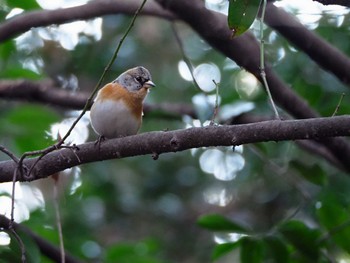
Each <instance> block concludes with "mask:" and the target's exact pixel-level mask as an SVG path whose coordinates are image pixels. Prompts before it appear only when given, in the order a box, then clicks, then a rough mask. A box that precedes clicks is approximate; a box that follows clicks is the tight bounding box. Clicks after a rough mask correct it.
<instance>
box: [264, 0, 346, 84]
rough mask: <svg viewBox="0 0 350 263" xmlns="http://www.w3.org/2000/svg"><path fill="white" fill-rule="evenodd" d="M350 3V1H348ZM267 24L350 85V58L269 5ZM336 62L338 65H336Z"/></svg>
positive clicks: (288, 15)
mask: <svg viewBox="0 0 350 263" xmlns="http://www.w3.org/2000/svg"><path fill="white" fill-rule="evenodd" d="M348 2H349V3H350V1H348ZM265 22H266V23H267V24H268V25H269V26H270V27H272V28H274V29H275V30H277V31H278V32H279V33H280V34H281V35H282V36H284V37H285V38H286V39H288V40H289V41H290V42H291V43H292V44H294V45H295V46H297V47H298V48H299V49H301V50H302V51H303V52H304V53H305V54H307V55H308V56H309V57H310V58H311V59H312V60H314V61H315V62H316V63H318V64H319V65H320V66H321V67H322V68H324V69H325V70H328V71H330V72H331V73H333V74H334V75H335V76H337V78H338V79H339V80H340V81H342V82H344V83H345V84H347V85H348V84H350V74H349V72H350V58H349V57H347V56H346V55H345V54H343V53H342V52H340V51H339V50H338V49H336V48H335V47H334V46H332V45H330V44H329V43H328V42H326V41H325V40H323V39H322V38H321V37H319V36H318V35H316V34H315V33H314V32H312V31H310V30H308V29H307V28H306V27H304V26H303V25H302V24H301V23H300V22H299V21H298V20H296V19H295V17H293V16H291V15H290V14H288V13H287V12H285V11H284V10H283V9H281V8H278V7H276V6H274V5H273V4H272V3H268V5H267V8H266V16H265ZM335 61H336V63H334V62H335Z"/></svg>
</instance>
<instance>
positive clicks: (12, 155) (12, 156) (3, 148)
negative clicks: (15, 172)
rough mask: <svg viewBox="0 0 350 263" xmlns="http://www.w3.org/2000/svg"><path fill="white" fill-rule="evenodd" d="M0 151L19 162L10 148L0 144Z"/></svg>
mask: <svg viewBox="0 0 350 263" xmlns="http://www.w3.org/2000/svg"><path fill="white" fill-rule="evenodd" d="M0 151H1V152H3V153H5V154H6V155H8V156H9V157H10V158H11V159H12V160H13V161H14V162H15V163H18V162H19V159H18V158H17V156H16V155H14V154H13V153H12V152H11V151H10V150H8V149H6V148H5V147H4V146H2V145H0Z"/></svg>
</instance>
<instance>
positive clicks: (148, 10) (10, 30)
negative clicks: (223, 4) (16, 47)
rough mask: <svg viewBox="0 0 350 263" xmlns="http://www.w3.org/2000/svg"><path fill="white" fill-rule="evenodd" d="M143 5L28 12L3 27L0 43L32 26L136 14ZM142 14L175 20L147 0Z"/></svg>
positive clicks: (131, 2) (118, 0) (98, 4)
mask: <svg viewBox="0 0 350 263" xmlns="http://www.w3.org/2000/svg"><path fill="white" fill-rule="evenodd" d="M140 4H141V1H140V0H128V1H123V0H95V1H91V2H89V3H88V4H85V5H81V6H76V7H70V8H62V9H57V10H41V11H32V12H26V13H24V14H20V15H17V16H15V17H13V18H11V19H9V20H7V21H5V22H3V23H2V24H1V25H0V42H3V41H5V40H7V39H10V38H12V37H14V36H16V35H18V34H21V33H24V32H26V31H28V30H30V29H31V28H33V27H42V26H48V25H52V24H64V23H69V22H72V21H76V20H83V19H90V18H95V17H99V16H103V15H112V14H128V15H133V14H134V13H135V11H136V10H137V8H138V7H139V6H140ZM141 14H143V15H152V16H157V17H163V18H166V19H174V16H173V15H172V14H171V13H170V12H168V11H165V10H163V9H162V8H161V7H160V6H159V5H158V4H157V3H155V2H153V1H148V3H147V4H146V5H145V8H144V9H143V11H142V13H141Z"/></svg>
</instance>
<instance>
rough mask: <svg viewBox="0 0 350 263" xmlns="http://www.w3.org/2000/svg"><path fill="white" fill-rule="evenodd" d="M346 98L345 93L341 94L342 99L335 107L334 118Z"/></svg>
mask: <svg viewBox="0 0 350 263" xmlns="http://www.w3.org/2000/svg"><path fill="white" fill-rule="evenodd" d="M344 97H345V93H344V92H343V93H342V94H341V96H340V99H339V102H338V104H337V107H335V110H334V112H333V114H332V117H334V116H335V115H337V114H338V111H339V108H340V105H341V103H342V101H343V99H344Z"/></svg>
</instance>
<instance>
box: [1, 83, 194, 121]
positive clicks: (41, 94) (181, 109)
mask: <svg viewBox="0 0 350 263" xmlns="http://www.w3.org/2000/svg"><path fill="white" fill-rule="evenodd" d="M0 98H1V99H11V100H24V101H30V102H40V103H44V104H50V105H54V106H60V107H64V108H68V109H76V110H81V109H83V108H84V106H85V103H86V101H87V99H88V98H89V94H88V93H83V92H72V91H69V90H65V89H62V88H59V87H56V86H55V85H54V83H53V82H52V81H50V80H45V81H28V80H1V81H0ZM144 111H145V113H148V112H156V111H159V112H161V113H162V115H165V116H179V115H180V116H181V115H189V116H192V117H194V116H195V112H194V109H193V108H192V107H191V106H189V105H186V104H183V103H181V104H176V103H161V104H156V105H150V104H146V105H145V106H144Z"/></svg>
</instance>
